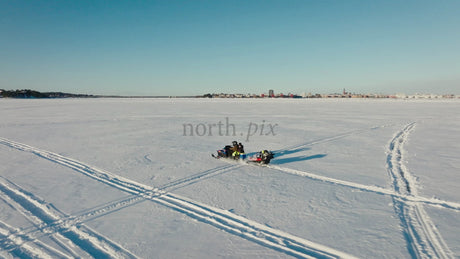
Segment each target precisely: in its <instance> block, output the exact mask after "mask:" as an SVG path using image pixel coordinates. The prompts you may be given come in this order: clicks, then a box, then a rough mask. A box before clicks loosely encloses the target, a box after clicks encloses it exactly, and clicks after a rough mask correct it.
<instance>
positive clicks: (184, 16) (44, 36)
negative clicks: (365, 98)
mask: <svg viewBox="0 0 460 259" xmlns="http://www.w3.org/2000/svg"><path fill="white" fill-rule="evenodd" d="M459 11H460V1H457V0H452V1H448V0H446V1H435V0H433V1H425V0H408V1H391V0H386V1H368V0H362V1H354V0H347V1H343V0H337V1H327V0H321V1H320V0H318V1H309V0H303V1H281V0H279V1H271V0H266V1H236V0H235V1H233V0H228V1H211V0H210V1H174V0H172V1H58V0H55V1H39V0H38V1H13V0H11V1H7V0H0V74H1V76H0V88H4V89H24V88H28V89H36V90H39V91H64V92H75V93H91V94H121V95H200V94H204V93H209V92H211V93H212V92H215V93H220V92H238V93H263V92H268V89H274V90H275V92H283V93H288V92H293V93H301V92H312V93H331V92H341V90H342V89H343V88H346V89H347V90H348V91H351V92H360V93H369V92H374V93H399V92H403V93H408V94H409V93H416V92H423V93H426V92H429V93H456V94H460V15H458V13H459Z"/></svg>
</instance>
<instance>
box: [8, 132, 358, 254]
mask: <svg viewBox="0 0 460 259" xmlns="http://www.w3.org/2000/svg"><path fill="white" fill-rule="evenodd" d="M0 143H1V144H3V145H6V146H9V147H11V148H14V149H17V150H21V151H25V152H30V153H33V154H36V155H38V156H40V157H43V158H45V159H48V160H50V161H52V162H55V163H58V164H60V165H63V166H66V167H68V168H71V169H74V170H75V171H78V172H80V173H82V174H84V175H86V176H88V177H91V178H93V179H95V180H97V181H99V182H102V183H105V184H107V185H110V186H112V187H115V188H117V189H119V190H122V191H125V192H128V193H131V194H134V195H137V196H140V197H143V198H144V199H146V200H151V201H154V202H157V203H159V204H162V205H165V206H167V207H169V208H172V209H174V210H176V211H179V212H182V213H184V214H185V215H187V216H189V217H192V218H194V219H196V220H199V221H201V222H204V223H207V224H209V225H211V226H214V227H216V228H218V229H220V230H223V231H226V232H228V233H231V234H234V235H237V236H240V237H242V238H245V239H247V240H250V241H252V242H255V243H258V244H261V245H263V246H266V247H268V248H271V249H274V250H276V251H279V252H283V253H286V254H289V255H292V256H294V257H298V258H354V257H353V256H352V255H349V254H346V253H344V252H341V251H337V250H335V249H333V248H330V247H326V246H324V245H320V244H316V243H314V242H311V241H308V240H305V239H303V238H300V237H296V236H293V235H291V234H288V233H286V232H283V231H280V230H277V229H273V228H271V227H268V226H266V225H263V224H260V223H257V222H255V221H252V220H250V219H247V218H244V217H242V216H238V215H236V214H234V213H232V212H230V211H227V210H223V209H219V208H215V207H212V206H209V205H206V204H202V203H200V202H197V201H193V200H191V199H188V198H185V197H181V196H179V195H175V194H172V193H166V192H165V191H162V190H160V189H159V188H153V187H150V186H147V185H144V184H141V183H137V182H135V181H132V180H129V179H126V178H124V177H121V176H118V175H115V174H112V173H110V172H107V171H104V170H101V169H98V168H95V167H92V166H89V165H86V164H84V163H82V162H79V161H76V160H73V159H70V158H66V157H64V156H61V155H59V154H56V153H52V152H49V151H45V150H41V149H38V148H33V147H31V146H28V145H25V144H21V143H17V142H14V141H10V140H7V139H4V138H0ZM230 168H231V167H228V168H227V167H223V168H221V169H220V170H210V172H205V173H202V174H203V175H202V176H200V175H196V176H194V177H191V178H190V179H189V180H188V182H190V181H191V180H196V179H198V178H200V177H204V176H205V175H206V176H209V175H210V174H211V173H213V172H216V171H222V170H228V169H230ZM186 182H187V181H186V180H184V181H178V182H177V183H175V184H176V185H179V184H183V183H186ZM172 186H173V185H166V186H164V187H163V188H170V187H172ZM92 245H93V247H94V246H95V244H94V243H93V244H92Z"/></svg>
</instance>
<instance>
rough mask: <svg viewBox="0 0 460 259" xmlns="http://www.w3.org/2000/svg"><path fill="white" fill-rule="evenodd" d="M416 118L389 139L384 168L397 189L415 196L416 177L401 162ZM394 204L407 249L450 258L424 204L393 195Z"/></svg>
mask: <svg viewBox="0 0 460 259" xmlns="http://www.w3.org/2000/svg"><path fill="white" fill-rule="evenodd" d="M415 125H416V124H415V122H414V123H410V124H408V125H407V126H405V127H404V128H403V129H402V130H401V131H399V132H397V133H396V134H395V135H394V137H393V139H392V140H391V142H390V144H389V148H388V155H387V169H388V173H389V175H390V177H391V180H392V185H393V188H394V190H395V192H396V193H398V194H401V195H404V196H407V197H416V196H417V195H418V191H417V179H416V177H415V176H414V175H412V174H411V172H410V171H409V170H408V169H407V168H406V166H405V165H404V162H405V160H404V155H405V151H404V144H405V143H406V142H407V141H408V136H409V134H410V133H411V132H412V130H413V129H414V127H415ZM393 206H394V209H395V212H396V214H397V215H398V217H399V219H400V221H401V225H402V227H403V230H404V236H405V238H406V242H407V246H408V250H409V253H410V254H411V256H412V257H415V258H453V257H454V256H453V253H452V251H451V250H450V249H449V247H448V246H447V244H446V243H445V241H444V239H443V238H442V235H441V233H440V232H439V231H438V229H437V228H436V226H435V224H434V223H433V221H432V220H431V218H430V217H429V215H428V214H427V213H426V211H425V209H424V208H423V204H421V203H415V202H404V201H403V200H402V199H400V197H396V196H395V197H393Z"/></svg>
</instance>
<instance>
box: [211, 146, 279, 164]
mask: <svg viewBox="0 0 460 259" xmlns="http://www.w3.org/2000/svg"><path fill="white" fill-rule="evenodd" d="M231 148H232V147H231V146H229V145H227V146H225V147H224V148H223V149H220V150H217V155H214V154H212V157H214V158H217V159H219V158H227V159H234V160H239V159H241V160H243V161H246V162H251V163H259V164H269V163H270V161H271V160H272V159H273V158H274V157H275V154H273V152H271V151H268V150H263V151H260V152H257V153H256V154H255V155H254V156H251V157H246V154H245V153H240V152H233V151H232V150H231ZM246 158H247V159H246Z"/></svg>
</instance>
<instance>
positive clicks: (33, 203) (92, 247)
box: [0, 178, 136, 258]
mask: <svg viewBox="0 0 460 259" xmlns="http://www.w3.org/2000/svg"><path fill="white" fill-rule="evenodd" d="M0 197H1V198H2V199H3V200H4V201H5V202H7V204H9V205H10V206H11V207H12V208H13V209H15V210H16V211H18V212H19V213H20V214H21V215H23V216H24V217H25V218H26V219H28V220H29V221H30V222H31V223H32V224H33V225H34V228H36V229H38V230H39V231H40V232H41V233H42V235H43V236H44V235H46V236H50V238H51V239H52V240H53V241H54V242H55V243H56V244H58V245H59V246H60V247H61V248H63V249H64V250H65V251H66V252H67V253H68V255H67V254H64V253H62V252H59V251H57V250H56V249H51V248H50V247H48V246H46V247H44V248H46V251H45V250H43V252H42V253H41V254H39V255H40V256H39V257H40V258H42V257H44V258H46V257H48V258H49V257H56V256H57V257H60V258H75V257H80V256H79V255H82V254H84V255H85V256H88V255H89V256H92V257H94V258H136V257H135V256H134V255H132V254H131V253H129V252H128V251H127V250H126V249H124V248H122V247H121V246H119V245H117V244H115V243H113V242H112V241H110V240H109V239H107V238H105V237H103V236H102V235H100V234H98V233H96V232H95V231H93V230H91V229H90V228H88V227H85V226H82V225H72V224H68V223H69V222H68V221H63V220H62V219H61V215H60V214H61V213H59V212H58V211H57V210H55V208H54V207H53V206H52V205H51V204H48V203H46V202H44V201H42V200H40V199H38V198H37V197H35V196H33V195H32V194H30V193H28V192H26V191H24V190H22V189H21V188H19V187H18V186H16V185H14V184H13V183H11V182H9V181H7V180H5V179H4V178H0ZM37 233H38V232H37V231H34V232H30V233H28V232H25V231H24V230H15V231H10V232H9V234H8V235H6V236H5V238H4V239H2V241H3V240H18V237H21V236H25V237H26V238H27V239H24V238H21V240H26V241H23V242H33V243H36V242H39V241H38V238H39V237H40V236H37ZM0 247H1V248H2V249H5V250H7V251H12V252H13V251H15V250H17V249H19V250H20V249H22V243H21V242H15V243H14V245H3V244H2V245H1V246H0ZM32 257H34V256H32Z"/></svg>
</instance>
